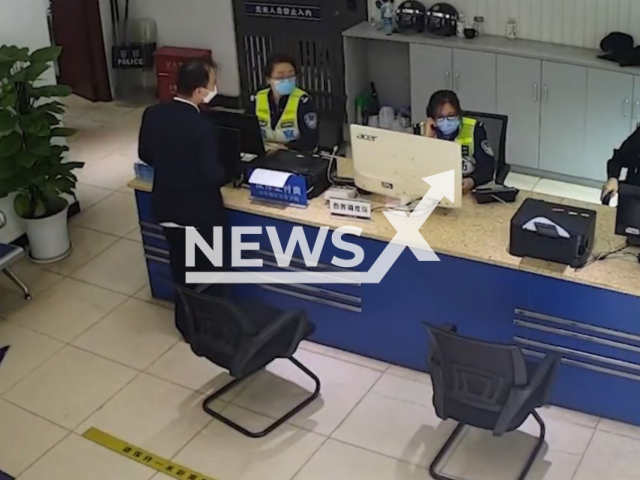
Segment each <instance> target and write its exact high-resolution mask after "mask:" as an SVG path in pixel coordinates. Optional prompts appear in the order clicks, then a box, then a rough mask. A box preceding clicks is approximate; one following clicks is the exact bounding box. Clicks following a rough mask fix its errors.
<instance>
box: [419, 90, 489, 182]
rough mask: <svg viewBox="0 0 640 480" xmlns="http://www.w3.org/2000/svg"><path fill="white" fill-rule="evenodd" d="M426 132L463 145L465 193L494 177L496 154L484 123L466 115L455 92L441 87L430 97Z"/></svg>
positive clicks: (434, 136) (428, 134) (431, 135)
mask: <svg viewBox="0 0 640 480" xmlns="http://www.w3.org/2000/svg"><path fill="white" fill-rule="evenodd" d="M424 134H425V135H426V136H428V137H432V138H439V139H441V140H449V141H452V142H457V143H459V144H460V145H461V146H462V176H463V180H462V191H463V192H464V193H465V194H467V193H469V192H470V191H471V190H473V189H474V188H475V187H480V186H482V185H484V184H486V183H489V182H491V181H492V180H493V177H494V174H495V157H494V153H493V149H492V148H491V145H490V143H489V140H488V139H487V132H486V130H485V129H484V125H483V123H482V122H479V121H477V120H474V119H472V118H469V117H465V116H464V112H463V111H462V108H461V106H460V100H459V99H458V96H457V95H456V94H455V92H452V91H450V90H440V91H438V92H436V93H434V94H433V95H432V96H431V99H430V100H429V105H428V106H427V121H426V122H425V123H424Z"/></svg>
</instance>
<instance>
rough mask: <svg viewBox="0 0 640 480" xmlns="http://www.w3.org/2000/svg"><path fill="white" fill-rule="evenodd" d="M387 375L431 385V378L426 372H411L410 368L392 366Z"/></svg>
mask: <svg viewBox="0 0 640 480" xmlns="http://www.w3.org/2000/svg"><path fill="white" fill-rule="evenodd" d="M386 373H388V374H390V375H396V376H398V377H403V378H408V379H409V380H414V381H416V382H422V383H428V384H431V377H429V374H428V373H425V372H419V371H418V370H411V369H409V368H404V367H398V366H397V365H391V366H390V367H389V369H388V370H387V372H386Z"/></svg>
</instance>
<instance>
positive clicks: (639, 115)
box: [631, 77, 640, 131]
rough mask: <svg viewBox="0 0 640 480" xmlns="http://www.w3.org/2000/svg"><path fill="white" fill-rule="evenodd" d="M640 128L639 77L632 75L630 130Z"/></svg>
mask: <svg viewBox="0 0 640 480" xmlns="http://www.w3.org/2000/svg"><path fill="white" fill-rule="evenodd" d="M637 128H640V77H634V87H633V119H632V123H631V130H632V131H635V130H636V129H637Z"/></svg>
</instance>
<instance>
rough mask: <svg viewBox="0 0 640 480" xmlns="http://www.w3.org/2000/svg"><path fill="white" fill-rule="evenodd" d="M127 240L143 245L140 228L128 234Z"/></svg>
mask: <svg viewBox="0 0 640 480" xmlns="http://www.w3.org/2000/svg"><path fill="white" fill-rule="evenodd" d="M125 238H128V239H129V240H133V241H134V242H139V243H142V233H141V232H140V227H136V228H134V229H133V230H132V231H130V232H129V233H127V234H126V235H125Z"/></svg>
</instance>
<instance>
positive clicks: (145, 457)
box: [82, 428, 215, 480]
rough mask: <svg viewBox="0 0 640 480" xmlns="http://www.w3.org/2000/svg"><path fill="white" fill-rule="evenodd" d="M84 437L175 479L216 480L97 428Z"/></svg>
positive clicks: (86, 433)
mask: <svg viewBox="0 0 640 480" xmlns="http://www.w3.org/2000/svg"><path fill="white" fill-rule="evenodd" d="M82 436H83V437H84V438H86V439H88V440H91V441H92V442H95V443H97V444H98V445H102V446H103V447H106V448H108V449H109V450H112V451H114V452H116V453H119V454H120V455H124V456H125V457H127V458H130V459H131V460H135V461H136V462H138V463H141V464H143V465H146V466H148V467H150V468H153V469H154V470H157V471H159V472H162V473H164V474H165V475H168V476H170V477H173V478H177V479H179V480H215V479H214V478H211V477H207V476H206V475H202V474H201V473H198V472H194V471H193V470H190V469H188V468H187V467H184V466H182V465H179V464H177V463H174V462H172V461H171V460H167V459H166V458H162V457H159V456H158V455H154V454H153V453H150V452H147V451H146V450H143V449H142V448H139V447H136V446H135V445H131V444H130V443H127V442H125V441H123V440H120V439H119V438H116V437H112V436H111V435H109V434H108V433H105V432H103V431H102V430H98V429H97V428H90V429H89V430H87V431H86V432H84V433H83V434H82Z"/></svg>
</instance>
